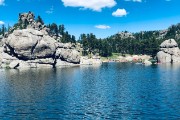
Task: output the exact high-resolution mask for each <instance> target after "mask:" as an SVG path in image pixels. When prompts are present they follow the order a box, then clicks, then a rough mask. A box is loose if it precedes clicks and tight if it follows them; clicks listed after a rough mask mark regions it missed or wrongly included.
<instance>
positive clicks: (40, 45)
mask: <svg viewBox="0 0 180 120" xmlns="http://www.w3.org/2000/svg"><path fill="white" fill-rule="evenodd" d="M54 43H55V40H54V39H52V38H51V37H49V36H46V35H43V33H42V32H40V31H37V30H34V29H23V30H15V31H14V32H13V33H12V34H10V35H9V37H8V38H6V40H5V44H6V47H7V48H8V49H10V50H11V52H12V54H14V55H15V56H17V57H18V58H19V59H23V60H31V59H36V58H47V57H52V56H53V55H54V53H55V51H56V47H55V44H54Z"/></svg>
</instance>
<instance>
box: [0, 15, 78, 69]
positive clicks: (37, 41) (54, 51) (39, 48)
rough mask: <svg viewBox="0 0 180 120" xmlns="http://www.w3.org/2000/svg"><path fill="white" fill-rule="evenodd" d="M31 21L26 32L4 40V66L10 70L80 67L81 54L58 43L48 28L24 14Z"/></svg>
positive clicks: (1, 50)
mask: <svg viewBox="0 0 180 120" xmlns="http://www.w3.org/2000/svg"><path fill="white" fill-rule="evenodd" d="M19 19H20V20H21V21H25V20H28V22H29V23H32V24H29V25H28V26H29V27H27V28H26V29H22V30H13V32H12V33H11V34H9V35H8V37H6V38H4V39H3V43H4V46H3V48H2V47H1V48H0V54H1V55H0V66H1V67H9V68H24V67H28V68H37V67H59V66H64V65H75V64H79V63H80V52H79V51H77V50H76V49H75V47H74V46H73V45H72V44H71V43H60V42H57V41H56V40H55V39H54V38H53V37H51V36H50V35H49V34H48V30H47V28H46V27H43V26H42V25H40V26H36V25H37V24H38V23H35V21H34V15H33V14H32V13H25V14H23V15H22V14H20V17H19Z"/></svg>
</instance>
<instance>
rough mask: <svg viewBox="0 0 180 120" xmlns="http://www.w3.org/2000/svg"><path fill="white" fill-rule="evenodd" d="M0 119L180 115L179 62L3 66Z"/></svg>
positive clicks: (125, 118)
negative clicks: (63, 66)
mask: <svg viewBox="0 0 180 120" xmlns="http://www.w3.org/2000/svg"><path fill="white" fill-rule="evenodd" d="M0 119H61V120H64V119H88V120H91V119H92V120H95V119H98V120H99V119H124V120H127V119H143V120H144V119H158V120H159V119H168V120H170V119H180V65H178V64H174V65H170V64H163V65H152V66H143V65H138V64H133V63H103V64H102V65H101V66H80V67H71V68H56V69H50V68H49V69H48V68H46V69H30V70H2V69H0Z"/></svg>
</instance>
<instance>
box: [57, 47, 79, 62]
mask: <svg viewBox="0 0 180 120" xmlns="http://www.w3.org/2000/svg"><path fill="white" fill-rule="evenodd" d="M56 58H57V59H61V60H64V61H67V62H69V63H75V64H77V63H80V53H79V52H78V51H76V50H74V49H64V48H58V49H57V50H56Z"/></svg>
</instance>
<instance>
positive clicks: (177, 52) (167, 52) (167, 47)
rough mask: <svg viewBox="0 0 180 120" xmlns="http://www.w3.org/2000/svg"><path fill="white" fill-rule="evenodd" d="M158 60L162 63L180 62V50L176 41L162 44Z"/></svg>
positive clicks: (166, 41) (171, 40)
mask: <svg viewBox="0 0 180 120" xmlns="http://www.w3.org/2000/svg"><path fill="white" fill-rule="evenodd" d="M157 59H158V62H160V63H176V62H180V49H179V47H178V44H177V43H176V41H175V40H174V39H169V40H165V41H164V42H163V43H161V45H160V51H159V52H158V53H157Z"/></svg>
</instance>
